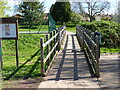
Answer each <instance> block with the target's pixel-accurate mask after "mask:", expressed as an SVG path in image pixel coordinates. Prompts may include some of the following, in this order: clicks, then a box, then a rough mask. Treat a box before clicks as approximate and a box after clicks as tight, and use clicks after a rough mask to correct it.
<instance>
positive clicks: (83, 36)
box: [82, 30, 85, 51]
mask: <svg viewBox="0 0 120 90" xmlns="http://www.w3.org/2000/svg"><path fill="white" fill-rule="evenodd" d="M82 38H83V41H82V48H83V51H84V40H85V35H84V31H83V30H82Z"/></svg>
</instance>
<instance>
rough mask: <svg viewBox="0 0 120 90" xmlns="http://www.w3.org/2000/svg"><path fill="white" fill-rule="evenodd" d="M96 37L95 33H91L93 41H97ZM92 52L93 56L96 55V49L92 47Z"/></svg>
mask: <svg viewBox="0 0 120 90" xmlns="http://www.w3.org/2000/svg"><path fill="white" fill-rule="evenodd" d="M94 35H95V34H94V32H92V33H91V38H92V40H93V41H95V36H94ZM91 50H92V53H93V55H95V47H93V46H92V47H91Z"/></svg>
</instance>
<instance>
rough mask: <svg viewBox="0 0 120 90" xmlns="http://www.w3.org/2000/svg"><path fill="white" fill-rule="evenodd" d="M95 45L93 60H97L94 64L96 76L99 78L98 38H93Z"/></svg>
mask: <svg viewBox="0 0 120 90" xmlns="http://www.w3.org/2000/svg"><path fill="white" fill-rule="evenodd" d="M95 43H96V45H97V47H96V50H95V58H96V60H97V62H96V76H97V77H99V36H98V35H96V36H95Z"/></svg>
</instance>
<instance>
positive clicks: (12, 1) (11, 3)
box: [6, 0, 120, 16]
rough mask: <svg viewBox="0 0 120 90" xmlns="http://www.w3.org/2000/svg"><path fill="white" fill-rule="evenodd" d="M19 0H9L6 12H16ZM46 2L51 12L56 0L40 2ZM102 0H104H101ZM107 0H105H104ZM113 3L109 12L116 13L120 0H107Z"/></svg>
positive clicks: (11, 13)
mask: <svg viewBox="0 0 120 90" xmlns="http://www.w3.org/2000/svg"><path fill="white" fill-rule="evenodd" d="M19 1H20V0H8V6H9V7H11V11H7V12H6V14H9V15H10V16H11V15H14V14H15V9H14V6H15V5H18V4H19ZM43 1H44V2H45V13H48V12H49V9H50V7H51V5H52V4H54V3H55V1H56V0H40V2H43ZM71 1H75V0H71ZM76 1H78V0H76ZM82 1H86V0H82ZM100 1H102V0H100ZM103 1H105V0H103ZM107 1H109V2H110V3H111V8H110V10H109V12H107V13H109V14H114V12H115V11H116V8H117V2H118V1H120V0H107Z"/></svg>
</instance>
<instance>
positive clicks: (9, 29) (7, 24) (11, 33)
mask: <svg viewBox="0 0 120 90" xmlns="http://www.w3.org/2000/svg"><path fill="white" fill-rule="evenodd" d="M0 21H1V22H0V29H1V30H0V31H1V32H2V34H1V35H0V43H1V40H2V39H7V40H10V39H13V40H15V46H16V66H17V67H18V64H19V61H18V20H17V18H13V17H11V18H0ZM1 49H2V45H1V46H0V60H1V67H3V64H2V59H1V58H2V52H1Z"/></svg>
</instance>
